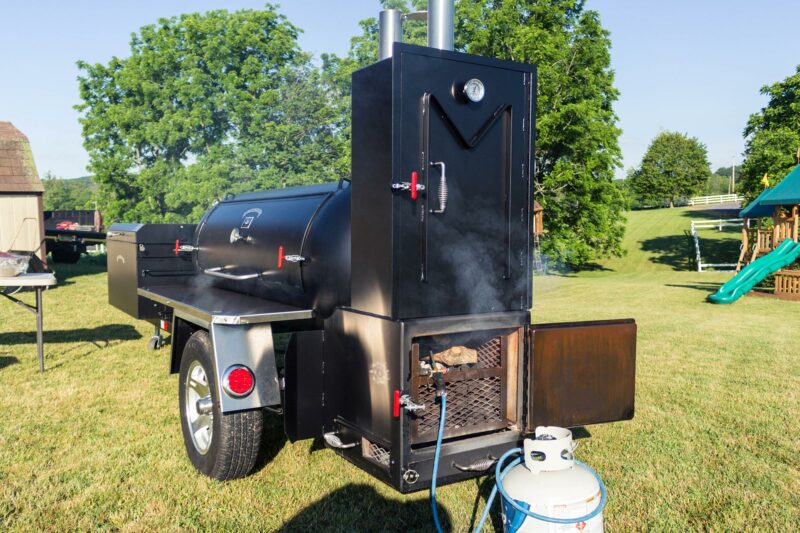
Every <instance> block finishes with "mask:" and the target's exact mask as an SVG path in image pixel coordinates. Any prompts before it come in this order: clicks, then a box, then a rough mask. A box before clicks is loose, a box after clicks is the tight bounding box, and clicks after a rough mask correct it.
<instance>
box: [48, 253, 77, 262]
mask: <svg viewBox="0 0 800 533" xmlns="http://www.w3.org/2000/svg"><path fill="white" fill-rule="evenodd" d="M50 255H51V256H53V261H54V262H55V263H68V264H74V263H77V262H78V261H79V260H80V258H81V253H80V252H73V251H68V250H53V251H52V252H50Z"/></svg>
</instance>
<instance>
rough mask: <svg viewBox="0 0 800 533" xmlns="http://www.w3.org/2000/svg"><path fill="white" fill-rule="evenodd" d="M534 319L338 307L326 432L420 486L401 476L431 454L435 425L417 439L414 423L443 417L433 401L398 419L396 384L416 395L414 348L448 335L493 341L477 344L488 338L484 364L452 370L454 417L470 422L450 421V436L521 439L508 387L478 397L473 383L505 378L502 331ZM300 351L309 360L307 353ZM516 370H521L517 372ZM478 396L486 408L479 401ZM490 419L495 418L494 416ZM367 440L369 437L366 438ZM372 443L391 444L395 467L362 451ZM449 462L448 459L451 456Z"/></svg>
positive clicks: (389, 475)
mask: <svg viewBox="0 0 800 533" xmlns="http://www.w3.org/2000/svg"><path fill="white" fill-rule="evenodd" d="M529 322H530V320H529V315H528V314H527V313H500V314H491V315H483V316H480V317H476V316H460V317H435V318H425V319H414V320H390V319H387V318H384V317H378V316H375V315H371V314H367V313H362V312H358V311H355V310H351V309H337V310H336V312H334V314H333V315H332V316H331V317H330V318H329V319H328V320H326V321H325V337H324V345H325V346H324V349H323V354H324V355H323V357H324V369H325V370H324V376H323V387H324V398H325V414H324V428H325V431H337V432H339V433H340V435H341V436H342V440H343V442H359V443H361V446H362V447H358V448H357V449H356V450H355V451H352V452H350V451H346V450H344V451H340V453H341V454H342V455H343V456H345V457H347V458H348V459H349V460H351V461H353V462H355V463H356V464H358V465H359V466H360V467H362V468H364V469H366V470H367V471H369V472H371V473H373V474H374V475H376V476H377V477H379V478H381V479H383V480H385V481H386V482H387V483H389V484H391V485H392V486H393V487H395V488H397V489H398V490H402V491H407V490H417V488H419V487H418V486H417V487H411V486H409V485H408V484H407V483H406V482H405V481H403V477H402V476H403V473H404V472H405V470H407V469H408V468H410V467H409V465H410V464H411V463H414V462H418V461H420V460H427V459H426V458H427V455H426V454H427V451H426V450H428V449H430V448H431V447H432V443H431V442H429V440H430V439H429V437H430V435H431V431H429V430H425V431H424V432H423V433H422V434H421V435H422V438H421V439H417V441H416V443H415V441H414V440H413V439H412V435H413V434H414V432H415V431H417V433H419V431H418V427H415V426H418V425H419V419H424V420H426V421H427V422H426V423H433V421H436V422H438V412H439V411H438V404H434V403H432V402H428V403H426V407H427V412H426V413H425V414H424V415H422V414H420V415H412V414H411V413H409V412H407V411H406V410H405V409H403V410H402V411H401V414H400V416H399V417H394V416H393V394H394V391H395V390H399V391H402V392H403V393H404V394H410V395H413V393H414V387H415V386H416V382H414V381H413V376H414V372H413V370H412V366H411V364H412V362H411V360H412V358H413V354H415V353H416V354H417V355H418V354H419V352H418V351H416V352H415V349H414V346H415V344H419V343H420V342H422V343H429V342H432V341H431V339H433V340H435V341H436V342H445V337H447V336H449V337H451V340H452V342H458V343H460V344H468V343H469V340H468V339H469V338H473V337H474V338H480V339H486V340H488V342H483V341H481V342H479V343H478V345H483V344H486V347H485V349H483V350H482V355H481V356H479V361H480V363H479V364H478V365H476V366H475V368H473V369H470V370H468V371H466V372H461V373H459V372H453V374H452V376H451V381H452V383H451V382H448V402H450V403H451V404H452V405H453V406H454V410H453V413H454V416H455V417H456V418H454V420H457V419H459V417H461V418H463V419H464V420H467V419H468V420H469V421H470V422H471V423H470V425H469V427H467V428H464V430H463V431H462V430H459V429H457V428H453V427H451V428H450V429H449V430H448V431H450V436H451V437H461V438H467V439H469V438H470V437H472V436H474V435H476V434H487V432H491V431H495V432H497V431H500V432H502V433H513V434H514V437H512V440H514V439H517V438H521V435H522V431H523V428H521V427H517V426H516V425H514V424H512V423H511V422H510V421H509V420H508V417H507V416H505V414H506V413H505V408H506V404H505V401H504V399H503V396H502V394H503V392H504V389H502V388H501V387H494V388H492V389H491V390H488V391H484V393H483V394H482V395H481V397H480V398H477V397H476V396H475V395H474V392H475V390H474V389H475V387H478V386H479V384H480V383H483V381H482V380H484V378H486V377H491V378H496V380H497V381H498V382H501V381H503V380H504V379H506V378H504V377H502V376H505V373H504V372H505V371H506V369H505V368H503V364H504V361H503V359H504V358H503V356H502V355H498V354H497V353H496V350H494V351H493V344H492V339H493V338H494V337H496V336H497V335H498V334H503V333H504V332H508V331H510V330H515V331H516V330H518V329H519V328H522V327H523V326H524V325H525V324H527V323H529ZM498 332H499V333H498ZM517 342H519V339H518V340H517ZM517 349H518V350H519V349H520V348H519V347H517ZM299 357H301V359H302V358H303V356H302V355H300V356H299ZM498 357H499V358H500V360H499V361H498ZM498 367H499V368H498ZM501 370H502V372H501ZM448 374H449V372H448ZM473 374H474V375H473ZM478 374H481V375H478ZM483 374H486V376H484V375H483ZM490 374H491V376H490ZM513 375H514V376H518V374H517V373H516V372H514V373H513ZM446 376H447V374H446ZM473 378H475V379H473ZM287 387H288V383H287ZM450 387H452V389H450ZM514 390H515V391H516V395H517V398H516V399H517V400H519V401H517V402H515V405H520V406H521V404H522V402H521V394H522V388H521V387H520V388H515V389H514ZM479 401H480V402H482V405H483V408H476V407H475V403H476V402H479ZM459 405H460V406H461V408H458V406H459ZM459 413H460V414H459ZM487 417H493V418H492V420H487ZM513 418H515V419H516V416H515V417H513ZM487 422H489V423H487ZM495 434H496V433H495ZM489 435H490V436H491V434H490V433H489ZM506 438H507V437H506ZM362 439H366V443H365V442H364V441H363V440H362ZM479 441H480V438H478V439H473V444H474V446H475V450H473V451H472V452H470V453H471V455H470V457H472V456H473V455H474V454H479V453H481V452H480V451H479V450H478V444H477V442H479ZM370 444H372V445H377V446H379V447H381V448H384V449H385V450H388V452H389V455H390V458H391V461H390V463H389V466H388V470H387V469H386V465H385V464H384V463H381V462H379V461H376V460H375V457H374V456H372V455H370V451H369V450H368V449H363V446H365V445H366V446H369V445H370ZM412 446H413V447H412ZM453 453H456V452H453ZM462 459H463V457H462ZM442 461H443V464H444V461H445V459H443V460H442ZM429 474H430V473H429V472H428V473H427V475H429ZM448 475H449V474H448ZM453 475H455V476H456V477H454V478H453V479H464V478H465V477H469V476H464V475H463V473H460V472H459V473H458V474H453ZM473 475H475V474H474V473H473Z"/></svg>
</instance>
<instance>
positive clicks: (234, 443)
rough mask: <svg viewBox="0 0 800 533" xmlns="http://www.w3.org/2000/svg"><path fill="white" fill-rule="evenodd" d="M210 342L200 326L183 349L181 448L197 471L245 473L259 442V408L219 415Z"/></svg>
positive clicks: (227, 475)
mask: <svg viewBox="0 0 800 533" xmlns="http://www.w3.org/2000/svg"><path fill="white" fill-rule="evenodd" d="M212 354H213V346H212V344H211V338H210V337H209V335H208V333H207V332H205V331H196V332H195V333H193V334H192V336H191V337H189V340H188V341H187V342H186V346H184V348H183V356H182V357H181V366H180V374H179V376H180V382H179V386H178V389H179V391H178V392H179V397H180V411H181V429H182V431H183V441H184V444H185V446H186V452H187V454H188V455H189V460H191V462H192V464H193V465H194V467H195V468H197V470H199V471H200V472H202V473H203V474H205V475H207V476H209V477H212V478H214V479H219V480H221V481H224V480H227V479H236V478H240V477H244V476H246V475H247V474H249V473H250V471H251V470H252V469H253V466H254V465H255V462H256V458H257V457H258V451H259V447H260V444H261V430H262V427H263V417H264V415H263V412H262V411H261V410H260V409H256V410H252V411H240V412H236V413H227V414H223V413H222V412H221V411H220V407H219V405H220V402H219V391H218V390H217V384H216V381H215V380H214V362H213V355H212Z"/></svg>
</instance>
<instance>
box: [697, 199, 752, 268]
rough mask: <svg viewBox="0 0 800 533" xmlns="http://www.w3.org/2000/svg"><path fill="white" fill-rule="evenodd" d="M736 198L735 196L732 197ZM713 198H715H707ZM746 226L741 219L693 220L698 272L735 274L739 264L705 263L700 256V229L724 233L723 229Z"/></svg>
mask: <svg viewBox="0 0 800 533" xmlns="http://www.w3.org/2000/svg"><path fill="white" fill-rule="evenodd" d="M730 196H735V195H730ZM707 198H713V197H707ZM743 225H744V220H743V219H741V218H720V219H717V220H692V239H694V254H695V263H697V271H698V272H705V271H706V270H708V269H714V270H715V271H717V272H733V271H734V270H735V269H736V265H737V263H703V258H702V256H701V254H700V236H699V235H698V234H697V230H700V229H715V230H717V231H722V228H741V227H742V226H743Z"/></svg>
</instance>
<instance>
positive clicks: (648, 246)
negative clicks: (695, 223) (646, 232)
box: [641, 231, 694, 270]
mask: <svg viewBox="0 0 800 533" xmlns="http://www.w3.org/2000/svg"><path fill="white" fill-rule="evenodd" d="M641 248H642V250H643V251H645V252H650V253H653V254H657V255H656V256H655V257H651V258H650V261H651V262H653V263H657V264H661V265H669V266H671V267H672V269H673V270H692V263H691V261H690V259H689V258H690V257H694V242H693V241H692V236H691V235H689V232H688V231H687V232H684V234H683V235H665V236H663V237H653V238H652V239H647V240H644V241H642V242H641Z"/></svg>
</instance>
